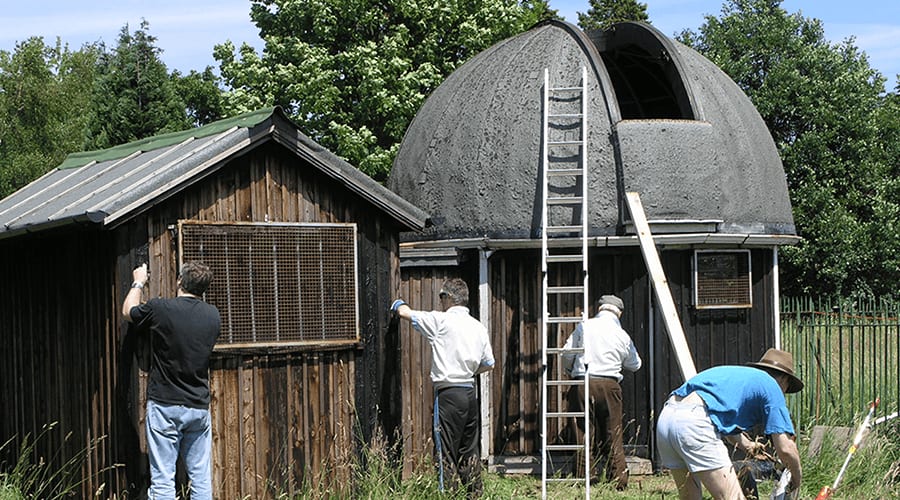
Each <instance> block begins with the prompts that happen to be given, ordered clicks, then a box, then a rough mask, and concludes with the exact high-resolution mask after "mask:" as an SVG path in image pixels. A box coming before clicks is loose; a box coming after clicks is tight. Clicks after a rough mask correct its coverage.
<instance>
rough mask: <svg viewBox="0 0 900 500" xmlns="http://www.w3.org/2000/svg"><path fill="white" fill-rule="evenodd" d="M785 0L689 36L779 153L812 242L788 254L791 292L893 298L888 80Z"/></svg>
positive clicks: (734, 13) (738, 8)
mask: <svg viewBox="0 0 900 500" xmlns="http://www.w3.org/2000/svg"><path fill="white" fill-rule="evenodd" d="M780 5H781V0H729V1H727V2H726V3H725V5H724V6H723V8H722V15H721V17H720V18H716V17H713V16H708V17H707V18H706V22H705V23H704V24H703V25H702V26H701V27H700V33H699V35H698V34H696V33H693V32H690V31H685V32H683V33H682V35H681V37H680V38H681V39H682V41H684V42H685V43H688V44H689V45H693V46H694V47H695V48H696V49H697V50H699V51H700V52H701V53H703V54H704V55H705V56H706V57H707V58H709V59H710V60H712V61H713V62H715V63H716V64H717V65H718V66H719V67H720V68H722V69H723V70H724V71H725V72H726V73H728V74H729V75H730V76H731V78H732V79H733V80H734V81H735V82H737V84H738V85H739V86H740V87H741V88H742V89H743V90H744V92H745V93H746V94H747V95H748V96H749V97H750V99H751V100H752V101H753V103H754V104H755V105H756V108H757V109H758V110H759V112H760V114H761V115H762V117H763V119H764V120H765V122H766V124H767V125H768V127H769V130H770V132H771V133H772V136H773V138H774V140H775V143H776V145H777V147H778V149H779V152H780V154H781V158H782V161H783V164H784V168H785V173H786V175H787V181H788V187H789V191H790V194H791V202H792V205H793V211H794V221H795V224H796V226H797V229H798V233H799V235H800V236H802V237H803V241H802V242H801V243H800V244H799V245H797V246H794V247H788V248H785V249H784V250H783V255H784V257H785V262H784V266H783V276H784V277H783V278H782V286H783V288H784V289H785V291H786V293H788V294H801V293H816V294H833V295H844V296H846V295H853V294H858V293H877V294H892V293H894V290H893V286H894V283H896V282H897V281H898V279H900V266H898V259H897V255H898V252H900V237H898V236H897V233H896V229H897V222H896V221H897V215H898V208H900V207H898V201H900V197H898V196H897V194H898V193H897V185H896V181H895V180H894V179H896V174H897V172H896V168H897V167H896V158H897V157H896V151H895V152H894V156H893V163H891V161H890V152H889V150H888V149H887V147H888V146H890V147H896V146H891V145H889V144H888V143H886V142H885V140H884V138H887V137H895V138H896V137H897V133H898V121H897V119H896V118H895V117H896V116H897V115H893V117H892V116H889V115H887V114H885V112H884V111H883V110H882V107H883V106H884V104H885V101H884V81H885V80H884V78H883V77H882V76H881V75H880V74H879V73H878V72H877V71H876V70H874V69H872V68H871V67H870V66H869V64H868V61H867V58H866V56H865V54H862V53H860V52H859V51H858V49H857V48H856V47H855V46H854V44H853V40H852V39H849V40H845V41H843V42H842V43H840V44H837V45H832V44H831V43H829V42H828V41H827V40H826V39H825V37H824V31H823V29H822V25H821V22H819V21H818V20H815V19H807V18H804V17H803V16H802V15H800V14H799V13H797V14H788V13H787V12H786V11H785V10H784V9H782V8H781V6H780ZM891 165H894V166H893V167H891ZM892 169H893V170H894V171H893V172H891V170H892ZM891 228H893V229H891ZM885 229H890V230H892V231H894V232H893V235H892V236H891V237H889V238H885V237H883V236H881V235H882V234H883V231H884V230H885Z"/></svg>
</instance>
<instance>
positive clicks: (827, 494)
mask: <svg viewBox="0 0 900 500" xmlns="http://www.w3.org/2000/svg"><path fill="white" fill-rule="evenodd" d="M880 401H881V399H880V398H875V401H873V402H871V403H869V414H868V415H866V418H865V420H863V423H862V424H860V426H859V430H857V431H856V437H854V438H853V444H851V445H850V452H849V453H847V458H845V459H844V465H843V467H841V471H840V472H838V475H837V479H835V480H834V485H832V486H827V485H826V486H823V487H822V490H821V491H819V494H818V495H816V500H827V499H829V498H831V495H832V494H833V493H834V490H836V489H837V487H838V485H839V484H840V483H841V479H842V478H843V477H844V473H845V472H847V465H848V464H849V463H850V459H851V458H852V457H853V454H854V453H856V450H858V449H859V445H860V443H862V440H863V436H865V435H866V431H868V430H869V427H871V425H870V424H869V422H871V420H872V415H874V414H875V408H876V407H877V406H878V403H879V402H880Z"/></svg>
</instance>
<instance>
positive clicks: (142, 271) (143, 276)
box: [131, 262, 150, 285]
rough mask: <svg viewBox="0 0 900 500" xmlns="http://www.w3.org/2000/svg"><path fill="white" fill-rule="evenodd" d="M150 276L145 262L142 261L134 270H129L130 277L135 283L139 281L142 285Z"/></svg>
mask: <svg viewBox="0 0 900 500" xmlns="http://www.w3.org/2000/svg"><path fill="white" fill-rule="evenodd" d="M149 276H150V271H148V270H147V263H146V262H145V263H143V264H141V265H139V266H137V267H136V268H134V271H131V277H132V279H133V280H134V282H135V283H140V284H142V285H144V284H146V283H147V278H148V277H149Z"/></svg>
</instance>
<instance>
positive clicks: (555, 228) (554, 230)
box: [546, 226, 582, 234]
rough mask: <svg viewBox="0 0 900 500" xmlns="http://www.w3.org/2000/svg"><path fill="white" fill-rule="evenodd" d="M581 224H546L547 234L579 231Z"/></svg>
mask: <svg viewBox="0 0 900 500" xmlns="http://www.w3.org/2000/svg"><path fill="white" fill-rule="evenodd" d="M581 229H582V227H581V226H547V227H546V230H547V234H559V233H580V232H581Z"/></svg>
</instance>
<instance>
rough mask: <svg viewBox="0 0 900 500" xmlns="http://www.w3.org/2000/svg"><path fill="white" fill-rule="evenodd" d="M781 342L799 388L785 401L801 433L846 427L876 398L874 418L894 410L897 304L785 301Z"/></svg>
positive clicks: (899, 335)
mask: <svg viewBox="0 0 900 500" xmlns="http://www.w3.org/2000/svg"><path fill="white" fill-rule="evenodd" d="M781 338H782V347H783V348H784V349H785V350H787V351H790V352H791V353H792V354H793V355H794V364H795V365H796V366H795V369H796V370H797V372H798V373H797V375H798V376H799V377H800V378H801V379H802V380H803V381H804V383H805V388H804V389H803V391H801V392H799V393H797V394H794V395H791V396H789V397H788V405H789V406H790V407H791V414H792V415H793V417H794V419H795V421H796V422H797V423H798V424H799V425H800V426H801V427H807V426H809V425H815V424H834V425H837V424H840V425H850V424H851V423H852V422H853V421H854V420H855V419H856V418H857V417H858V416H859V415H860V414H861V413H864V412H866V411H867V408H868V404H869V402H871V401H873V400H874V399H875V398H876V397H880V398H881V405H880V407H879V410H878V414H879V415H887V414H891V413H893V412H895V411H897V410H898V404H900V304H895V303H891V302H887V301H883V300H878V299H871V300H868V301H856V302H854V303H853V304H851V305H847V304H841V303H832V302H829V301H823V300H814V299H796V298H785V299H784V300H783V301H782V304H781Z"/></svg>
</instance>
